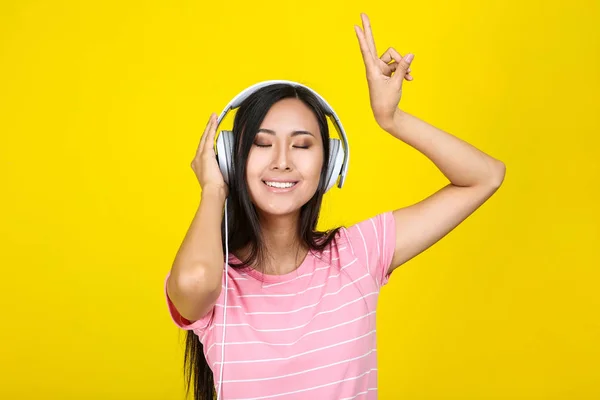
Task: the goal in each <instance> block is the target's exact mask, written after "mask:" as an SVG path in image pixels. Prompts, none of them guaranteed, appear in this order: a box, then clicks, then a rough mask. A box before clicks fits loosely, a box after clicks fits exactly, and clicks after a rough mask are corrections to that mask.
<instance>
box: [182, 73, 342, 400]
mask: <svg viewBox="0 0 600 400" xmlns="http://www.w3.org/2000/svg"><path fill="white" fill-rule="evenodd" d="M286 98H296V99H299V100H301V101H302V102H303V103H304V104H306V105H307V106H308V107H309V108H310V109H311V110H312V111H313V113H314V114H315V116H316V117H317V121H318V124H319V129H320V131H321V138H322V139H323V167H322V169H321V177H320V181H319V185H318V187H317V190H316V192H315V194H314V196H313V197H312V198H311V199H310V200H309V201H308V202H307V203H306V204H304V205H303V206H302V207H301V209H300V217H299V224H298V237H299V239H300V241H301V244H302V245H304V246H306V247H308V248H309V251H313V252H315V251H316V252H321V251H322V250H323V249H325V248H326V247H327V246H328V245H329V243H330V242H331V241H332V240H333V239H334V238H335V235H336V234H337V232H338V230H339V229H340V228H341V226H340V227H337V228H335V229H331V230H328V231H326V232H320V231H317V230H316V228H317V222H318V218H319V213H320V211H321V203H322V200H323V195H324V194H325V189H326V186H327V176H326V175H327V167H328V165H329V128H328V126H327V117H326V115H325V112H324V110H323V107H322V106H321V103H320V102H319V100H318V99H317V97H316V96H315V95H314V94H313V93H312V92H311V91H309V90H307V89H305V88H303V87H298V86H292V85H290V84H286V83H278V84H274V85H270V86H266V87H263V88H261V89H259V90H258V91H256V92H255V93H253V94H252V95H251V96H249V97H248V98H247V99H246V100H244V102H243V103H242V104H241V105H240V107H239V108H238V110H237V113H236V115H235V119H234V122H233V134H234V137H235V139H234V148H235V156H234V159H235V160H238V162H234V171H233V174H232V176H229V196H228V200H227V220H228V226H227V231H228V236H229V237H227V238H226V237H225V220H224V219H223V222H222V223H221V241H222V245H223V254H225V240H228V241H229V253H235V252H236V251H237V250H240V249H243V248H246V247H248V248H249V250H250V252H249V253H248V255H247V257H245V259H243V260H242V259H240V261H241V264H234V263H229V266H230V267H231V268H241V267H242V266H254V265H262V262H263V261H264V260H265V259H266V258H267V257H268V249H266V248H265V246H264V242H263V240H262V232H261V228H260V223H259V219H258V214H257V211H256V208H255V206H254V204H253V203H252V202H251V200H250V195H249V192H248V183H247V182H246V179H245V178H244V177H245V176H246V163H245V162H240V161H239V160H247V159H248V154H249V153H250V149H251V147H252V144H253V142H254V137H255V136H256V132H257V131H258V129H259V128H260V125H261V124H262V121H263V119H264V118H265V116H266V115H267V112H268V111H269V109H270V108H271V107H272V106H273V104H275V103H276V102H278V101H279V100H283V99H286ZM184 378H185V384H186V388H187V392H188V393H189V390H190V384H191V383H192V382H193V385H194V399H195V400H213V398H216V391H215V383H214V378H213V373H212V370H211V369H210V366H209V365H208V363H207V361H206V359H205V357H204V349H203V346H202V343H201V342H200V341H199V340H198V337H197V335H196V334H195V333H194V332H193V331H191V330H190V331H188V332H187V338H186V349H185V357H184Z"/></svg>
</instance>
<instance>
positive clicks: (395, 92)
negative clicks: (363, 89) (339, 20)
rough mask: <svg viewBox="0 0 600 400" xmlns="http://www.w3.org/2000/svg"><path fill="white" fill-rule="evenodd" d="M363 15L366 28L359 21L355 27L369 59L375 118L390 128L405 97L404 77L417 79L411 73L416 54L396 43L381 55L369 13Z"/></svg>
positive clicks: (362, 47)
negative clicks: (404, 52)
mask: <svg viewBox="0 0 600 400" xmlns="http://www.w3.org/2000/svg"><path fill="white" fill-rule="evenodd" d="M361 18H362V23H363V29H364V31H363V30H362V29H360V27H358V26H357V25H354V30H355V31H356V36H357V37H358V42H359V45H360V51H361V53H362V57H363V61H364V63H365V69H366V73H367V84H368V85H369V98H370V100H371V108H372V109H373V115H374V116H375V121H377V123H378V124H379V126H380V127H381V128H383V129H384V130H386V131H387V130H388V129H391V127H392V125H393V119H394V115H395V113H396V111H397V110H398V104H399V103H400V98H401V97H402V83H403V82H404V79H406V80H408V81H411V80H412V79H413V78H412V76H410V71H411V70H410V64H411V62H412V59H413V55H412V54H407V55H406V57H402V55H400V53H398V52H397V51H396V50H395V49H394V48H393V47H390V48H389V49H387V51H386V52H385V53H383V55H382V56H381V57H377V48H376V47H375V40H374V39H373V32H372V31H371V24H370V22H369V17H367V15H366V14H361Z"/></svg>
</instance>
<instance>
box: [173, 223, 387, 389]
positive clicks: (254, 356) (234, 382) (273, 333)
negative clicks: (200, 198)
mask: <svg viewBox="0 0 600 400" xmlns="http://www.w3.org/2000/svg"><path fill="white" fill-rule="evenodd" d="M395 242H396V231H395V222H394V217H393V215H392V213H391V212H386V213H382V214H379V215H377V216H375V217H373V218H370V219H367V220H364V221H362V222H359V223H357V224H355V225H352V226H350V227H349V228H348V229H345V228H342V229H341V230H340V231H339V232H338V234H337V235H336V239H335V240H333V241H332V242H331V245H330V246H329V247H328V248H327V249H326V250H325V251H323V252H322V253H319V254H313V253H312V252H309V253H308V255H307V256H306V258H305V259H304V261H303V262H302V264H301V265H300V266H299V267H298V268H297V269H296V270H295V271H293V272H291V273H289V274H286V275H263V274H261V273H259V272H258V271H256V270H253V269H251V268H245V269H242V270H240V269H233V268H227V274H228V276H229V279H228V286H229V289H228V290H227V294H228V299H227V315H226V330H225V344H226V346H225V354H224V362H225V365H224V367H223V383H222V388H221V390H222V393H221V398H223V399H227V400H229V399H231V400H233V399H240V400H241V399H286V400H287V399H309V398H310V399H336V400H341V399H376V398H377V342H376V334H375V311H376V306H377V299H378V297H379V291H380V288H381V287H382V286H383V285H384V284H386V283H387V282H388V279H389V275H387V274H386V272H387V269H388V267H389V266H390V264H391V261H392V257H393V254H394V248H395ZM231 260H233V261H236V262H239V260H238V259H237V258H235V256H233V255H230V261H231ZM167 279H168V275H167ZM261 280H262V281H261ZM164 290H165V293H166V280H165V289H164ZM224 302H225V273H224V274H223V290H222V291H221V295H220V296H219V298H218V300H217V303H216V305H215V307H213V309H212V310H211V311H210V312H209V313H208V314H207V315H206V316H205V317H204V318H202V319H200V320H198V321H195V322H194V323H193V324H189V322H188V321H186V320H185V319H183V318H182V317H181V316H180V315H179V313H178V312H177V310H176V309H175V307H174V306H173V303H171V301H170V299H169V297H168V295H167V304H168V307H169V311H170V313H171V316H172V318H173V321H174V322H175V323H176V324H177V326H179V327H180V328H182V329H185V330H193V331H194V332H195V333H196V335H197V336H198V338H199V340H200V342H201V343H202V345H203V347H204V355H205V357H206V359H207V361H208V364H209V365H210V367H211V369H212V371H213V374H214V381H215V386H217V387H218V385H219V378H220V367H221V362H222V361H223V360H222V359H221V346H222V338H223V305H224Z"/></svg>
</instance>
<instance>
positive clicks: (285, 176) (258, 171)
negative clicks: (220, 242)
mask: <svg viewBox="0 0 600 400" xmlns="http://www.w3.org/2000/svg"><path fill="white" fill-rule="evenodd" d="M322 166H323V141H322V139H321V132H320V130H319V124H318V122H317V118H316V116H315V115H314V114H313V112H312V111H311V110H310V108H308V106H306V105H305V104H304V103H303V102H302V101H301V100H299V99H296V98H287V99H283V100H280V101H278V102H277V103H275V104H274V105H273V106H272V107H271V109H270V110H269V111H268V112H267V115H266V116H265V118H264V120H263V122H262V124H261V126H260V128H259V130H258V132H257V134H256V137H255V139H254V143H253V145H252V147H251V149H250V153H249V154H248V164H247V168H246V180H247V182H248V189H249V191H250V198H251V200H252V202H253V203H254V205H255V206H256V208H257V209H258V211H259V213H260V214H263V215H265V214H266V215H288V214H291V213H294V212H297V211H298V210H299V209H300V207H302V206H303V205H304V204H306V203H307V202H308V201H309V200H310V199H311V198H312V197H313V195H314V194H315V192H316V190H317V187H318V185H319V179H320V176H321V168H322ZM290 186H291V187H290Z"/></svg>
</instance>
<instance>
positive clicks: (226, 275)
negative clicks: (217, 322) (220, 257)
mask: <svg viewBox="0 0 600 400" xmlns="http://www.w3.org/2000/svg"><path fill="white" fill-rule="evenodd" d="M228 242H229V236H228V235H227V198H225V266H224V269H223V271H224V272H225V305H224V306H223V340H221V372H220V373H219V389H218V390H217V400H220V399H221V383H222V381H223V365H225V358H224V356H225V326H226V324H227V288H228V285H227V283H228V281H229V279H228V275H229V274H227V261H229V244H228Z"/></svg>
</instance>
